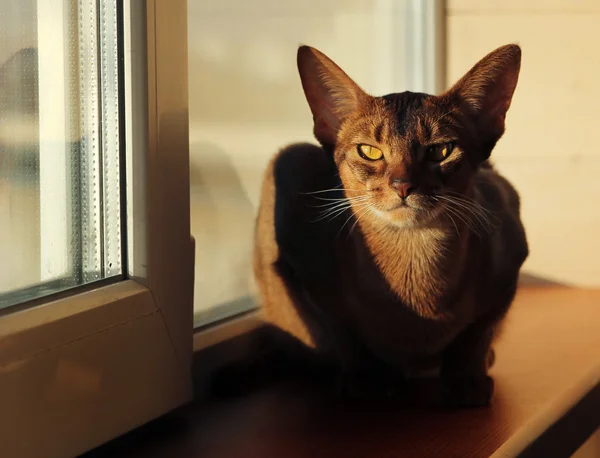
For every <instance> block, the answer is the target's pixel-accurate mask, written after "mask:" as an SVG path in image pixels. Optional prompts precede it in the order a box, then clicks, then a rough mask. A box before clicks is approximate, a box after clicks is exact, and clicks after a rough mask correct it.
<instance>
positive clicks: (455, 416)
mask: <svg viewBox="0 0 600 458" xmlns="http://www.w3.org/2000/svg"><path fill="white" fill-rule="evenodd" d="M248 320H254V322H256V320H257V318H256V317H255V316H254V317H252V315H251V317H250V318H248ZM247 323H248V321H247V320H246V325H248V324H247ZM237 326H238V327H239V328H238V332H237V334H239V333H242V332H244V330H243V329H244V328H243V327H244V319H239V320H238V321H237ZM251 327H252V326H249V327H248V329H250V328H251ZM232 329H233V328H232ZM234 334H236V333H234ZM210 348H211V347H209V348H207V349H206V350H210ZM495 348H496V356H497V358H496V364H495V366H494V368H493V370H492V375H493V376H494V378H495V381H496V394H495V397H494V400H493V403H492V406H491V407H490V408H483V409H473V410H463V411H456V412H432V411H429V412H423V411H421V412H417V411H408V410H404V411H402V410H398V409H394V408H392V406H390V405H367V404H363V405H356V404H353V405H350V404H344V405H341V404H340V403H337V404H333V403H330V402H324V400H323V398H322V397H319V396H315V393H314V392H311V390H310V389H308V388H307V387H303V386H300V387H298V386H280V387H278V388H272V389H267V390H264V391H262V392H258V393H255V394H253V395H250V396H247V397H244V398H240V399H237V400H232V401H228V402H212V401H211V402H197V403H196V404H194V405H191V406H189V407H187V408H185V409H183V410H181V411H180V412H177V413H175V414H173V415H171V416H169V417H166V418H164V419H162V420H159V422H158V423H155V424H153V425H151V426H148V427H147V428H149V429H150V434H146V432H145V431H147V430H148V429H147V428H143V429H141V430H140V431H138V432H136V433H134V436H135V437H136V439H135V440H133V441H131V440H129V438H127V437H125V438H123V439H122V440H120V441H118V442H119V444H118V445H117V447H119V448H118V450H119V452H120V456H122V457H124V458H126V457H135V456H146V455H145V453H147V451H149V450H151V449H152V450H153V455H152V456H155V457H162V456H165V457H168V456H180V455H181V456H183V455H185V456H203V457H205V458H210V457H211V456H227V457H228V458H235V457H238V456H239V457H250V456H261V457H265V458H266V457H270V456H273V457H275V456H277V457H279V456H289V457H296V456H297V457H304V456H324V457H329V456H396V455H397V454H398V453H400V452H401V453H402V454H403V456H404V455H406V456H490V455H494V456H517V455H518V456H531V457H537V456H569V455H570V454H571V453H573V452H574V451H575V450H576V449H577V448H578V447H579V446H580V445H581V444H583V443H584V442H585V440H586V439H587V438H588V437H589V436H590V435H591V434H592V433H593V432H594V430H595V429H596V428H597V427H598V424H599V422H600V383H599V381H600V353H599V352H598V351H597V350H598V348H600V291H598V290H596V291H593V290H581V289H569V288H564V287H545V288H540V287H526V288H522V289H521V290H520V292H519V294H518V296H517V300H516V301H515V304H514V307H513V309H512V310H511V313H510V315H509V318H508V320H507V323H506V325H505V326H504V330H503V333H502V335H501V337H500V338H499V340H498V343H497V344H496V347H495ZM173 422H175V424H177V425H178V426H177V427H176V428H172V427H170V426H169V425H171V426H172V425H173ZM182 424H183V425H185V427H182V426H183V425H182ZM140 435H141V439H140ZM134 436H130V437H134ZM147 436H148V437H147ZM157 440H158V441H159V442H160V450H164V453H163V454H161V453H158V452H157V449H156V447H157V442H156V441H157ZM130 444H131V447H130V446H129V445H130ZM113 446H114V444H109V445H108V446H107V447H105V448H104V450H106V451H107V455H103V454H99V455H94V456H98V457H100V456H111V455H110V453H111V447H113ZM112 450H114V449H112ZM126 450H129V453H127V452H126ZM144 450H146V452H144ZM184 450H185V452H184ZM102 453H104V452H102Z"/></svg>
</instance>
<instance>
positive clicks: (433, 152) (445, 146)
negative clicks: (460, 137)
mask: <svg viewBox="0 0 600 458" xmlns="http://www.w3.org/2000/svg"><path fill="white" fill-rule="evenodd" d="M453 150H454V142H447V143H440V144H438V145H431V146H428V147H427V149H426V150H425V159H427V160H428V161H432V162H441V161H443V160H444V159H446V158H447V157H448V156H450V154H452V151H453Z"/></svg>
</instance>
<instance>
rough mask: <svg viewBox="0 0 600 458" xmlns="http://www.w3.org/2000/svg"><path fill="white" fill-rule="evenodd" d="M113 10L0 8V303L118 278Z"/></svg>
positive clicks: (23, 3) (31, 2)
mask: <svg viewBox="0 0 600 458" xmlns="http://www.w3.org/2000/svg"><path fill="white" fill-rule="evenodd" d="M116 7H117V4H116V0H114V1H102V2H96V1H95V0H94V1H91V0H87V1H73V0H39V1H35V0H12V1H6V0H5V1H3V2H2V3H0V12H1V14H0V259H2V260H3V262H2V264H1V265H0V308H2V307H6V306H9V305H14V304H18V303H21V302H24V301H27V300H30V299H32V298H35V297H39V296H42V295H45V294H50V293H53V292H56V291H60V290H64V289H66V288H71V287H74V286H77V285H82V284H84V283H88V282H91V281H95V280H99V279H102V278H107V277H111V276H115V275H120V274H121V259H122V258H121V252H122V247H121V190H120V185H119V184H120V167H119V104H118V100H119V99H118V64H117V63H118V59H117V50H118V48H117V9H116ZM6 260H8V262H7V261H6Z"/></svg>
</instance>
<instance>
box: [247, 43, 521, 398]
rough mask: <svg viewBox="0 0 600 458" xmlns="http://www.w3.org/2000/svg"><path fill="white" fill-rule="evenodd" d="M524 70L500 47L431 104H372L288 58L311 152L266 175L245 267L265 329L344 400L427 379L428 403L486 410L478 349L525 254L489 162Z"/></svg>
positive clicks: (281, 160)
mask: <svg viewBox="0 0 600 458" xmlns="http://www.w3.org/2000/svg"><path fill="white" fill-rule="evenodd" d="M520 59H521V50H520V48H519V47H518V46H517V45H507V46H503V47H501V48H498V49H497V50H495V51H494V52H492V53H490V54H488V55H487V56H486V57H484V58H483V59H482V60H481V61H480V62H478V63H477V64H476V65H475V66H474V67H473V68H472V69H471V70H470V71H469V72H468V73H467V74H466V75H465V76H464V77H463V78H462V79H460V80H459V81H458V82H457V83H456V84H455V85H454V86H453V87H452V88H451V89H449V90H448V91H446V92H445V93H443V94H442V95H439V96H432V95H427V94H420V93H412V92H403V93H398V94H390V95H386V96H383V97H372V96H370V95H368V94H367V93H365V92H364V91H363V90H362V89H361V88H360V87H359V86H358V85H357V84H356V83H355V82H354V81H352V80H351V79H350V78H349V77H348V76H347V75H346V74H345V73H344V72H343V71H342V70H341V69H340V68H339V67H338V66H337V65H336V64H335V63H334V62H332V61H331V60H330V59H329V58H328V57H326V56H325V55H324V54H322V53H321V52H319V51H317V50H316V49H314V48H310V47H307V46H302V47H300V49H299V50H298V68H299V72H300V77H301V79H302V86H303V88H304V92H305V95H306V98H307V100H308V103H309V105H310V109H311V111H312V114H313V118H314V134H315V136H316V138H317V140H318V141H319V143H320V144H321V146H320V147H318V146H314V145H310V144H300V145H292V146H290V147H288V148H286V149H284V150H283V151H281V152H280V153H279V154H278V155H277V156H276V157H275V158H274V159H273V160H272V162H271V163H270V165H269V167H268V169H267V172H266V176H265V180H264V184H263V188H262V198H261V205H260V210H259V215H258V220H257V227H256V246H255V259H254V269H255V274H256V279H257V281H258V286H259V289H260V296H261V300H262V307H263V310H264V314H265V317H266V319H267V321H268V322H269V323H271V324H272V325H274V326H275V327H276V328H278V329H281V330H283V331H285V333H286V335H291V336H293V337H294V338H295V339H297V340H298V341H300V342H302V344H303V348H307V349H310V350H311V351H313V352H314V354H315V355H320V356H323V358H324V359H323V360H328V361H329V362H331V364H332V365H334V366H337V367H338V368H339V369H340V373H341V374H343V378H342V379H341V380H342V385H341V388H342V389H343V390H344V391H345V392H346V393H347V394H350V395H355V396H359V395H363V394H365V393H371V394H373V393H377V392H378V391H379V392H380V393H382V394H388V395H398V394H401V393H402V390H404V389H405V388H406V387H407V386H409V385H408V384H407V380H411V379H412V378H414V377H415V376H423V375H425V374H432V373H434V374H436V378H435V379H434V380H437V381H438V382H436V384H434V385H433V386H437V388H435V390H434V391H432V392H428V394H427V395H428V396H432V399H435V402H442V403H444V404H449V405H454V406H476V405H485V404H487V403H489V401H490V397H491V395H492V391H493V388H492V386H493V384H492V381H491V379H490V378H489V377H488V375H487V370H488V368H489V366H490V364H491V363H492V362H493V352H492V351H491V346H490V345H491V343H492V340H493V338H494V334H495V332H496V329H497V328H498V325H499V324H500V322H501V320H502V318H503V317H504V315H505V313H506V311H507V310H508V308H509V306H510V304H511V302H512V300H513V297H514V294H515V289H516V286H517V278H518V274H519V269H520V267H521V265H522V263H523V262H524V260H525V259H526V257H527V254H528V248H527V242H526V237H525V232H524V230H523V226H522V224H521V221H520V217H519V197H518V195H517V193H516V191H515V190H514V189H513V187H512V186H511V185H510V184H509V183H508V182H507V181H506V180H505V179H504V178H502V177H501V176H500V175H499V174H498V173H497V172H496V171H495V170H494V169H493V168H492V166H491V165H490V164H489V163H488V162H487V159H488V157H489V156H490V153H491V151H492V149H493V148H494V146H495V144H496V142H497V141H498V139H499V138H500V137H501V136H502V134H503V133H504V119H505V115H506V112H507V110H508V108H509V106H510V103H511V98H512V95H513V92H514V90H515V86H516V84H517V79H518V75H519V68H520ZM283 360H285V358H283V357H282V358H281V361H283ZM430 380H431V379H430ZM423 386H425V385H423ZM367 395H368V394H367ZM411 396H412V395H411Z"/></svg>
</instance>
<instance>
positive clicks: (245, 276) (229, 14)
mask: <svg viewBox="0 0 600 458" xmlns="http://www.w3.org/2000/svg"><path fill="white" fill-rule="evenodd" d="M188 8H189V11H188V22H189V27H188V36H189V81H190V159H191V205H192V210H191V217H192V233H193V235H194V237H195V239H196V250H197V252H196V277H195V291H196V295H195V297H194V316H195V320H194V321H195V324H196V326H202V325H206V324H207V323H211V322H215V321H218V320H222V319H224V318H227V317H229V316H233V315H236V314H238V313H240V312H243V311H245V310H249V309H252V308H254V307H255V306H256V304H255V301H254V300H253V297H254V293H255V287H254V284H253V276H252V245H253V231H254V218H255V215H256V212H257V208H258V204H259V199H260V187H261V181H262V175H263V172H264V169H265V167H266V164H267V162H268V161H269V159H270V158H271V157H272V156H273V155H274V154H275V153H276V152H277V151H278V150H279V149H280V148H282V147H284V146H285V145H287V144H290V143H293V142H298V141H309V142H313V143H314V142H315V140H314V138H313V136H312V116H311V114H310V110H309V108H308V105H307V103H306V101H305V99H304V94H303V92H302V87H301V85H300V79H299V77H298V72H297V70H296V50H297V47H298V45H299V44H300V43H301V42H302V43H305V44H309V45H311V46H315V47H317V48H319V49H321V50H322V51H324V52H325V53H326V54H328V55H329V56H330V57H331V58H333V59H334V60H335V61H336V62H337V63H338V64H340V65H341V67H342V68H344V69H345V70H346V71H347V72H349V74H350V75H351V76H352V77H353V78H354V79H355V80H356V81H357V82H358V83H359V84H361V85H362V86H363V87H364V88H365V89H366V90H367V91H370V92H372V93H374V94H385V93H389V92H399V91H403V90H414V91H426V92H438V91H440V90H442V89H443V88H442V85H443V84H444V83H443V79H444V73H443V71H441V69H443V67H444V63H443V61H442V59H441V56H442V55H443V52H442V46H443V42H442V41H441V40H442V39H443V33H444V29H443V23H444V21H443V8H442V7H441V5H440V2H423V1H421V0H402V1H399V0H398V1H397V0H352V1H348V0H307V1H303V2H285V1H280V2H274V1H270V0H258V1H252V2H248V1H245V0H206V1H201V2H199V1H193V2H192V1H190V2H188Z"/></svg>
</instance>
